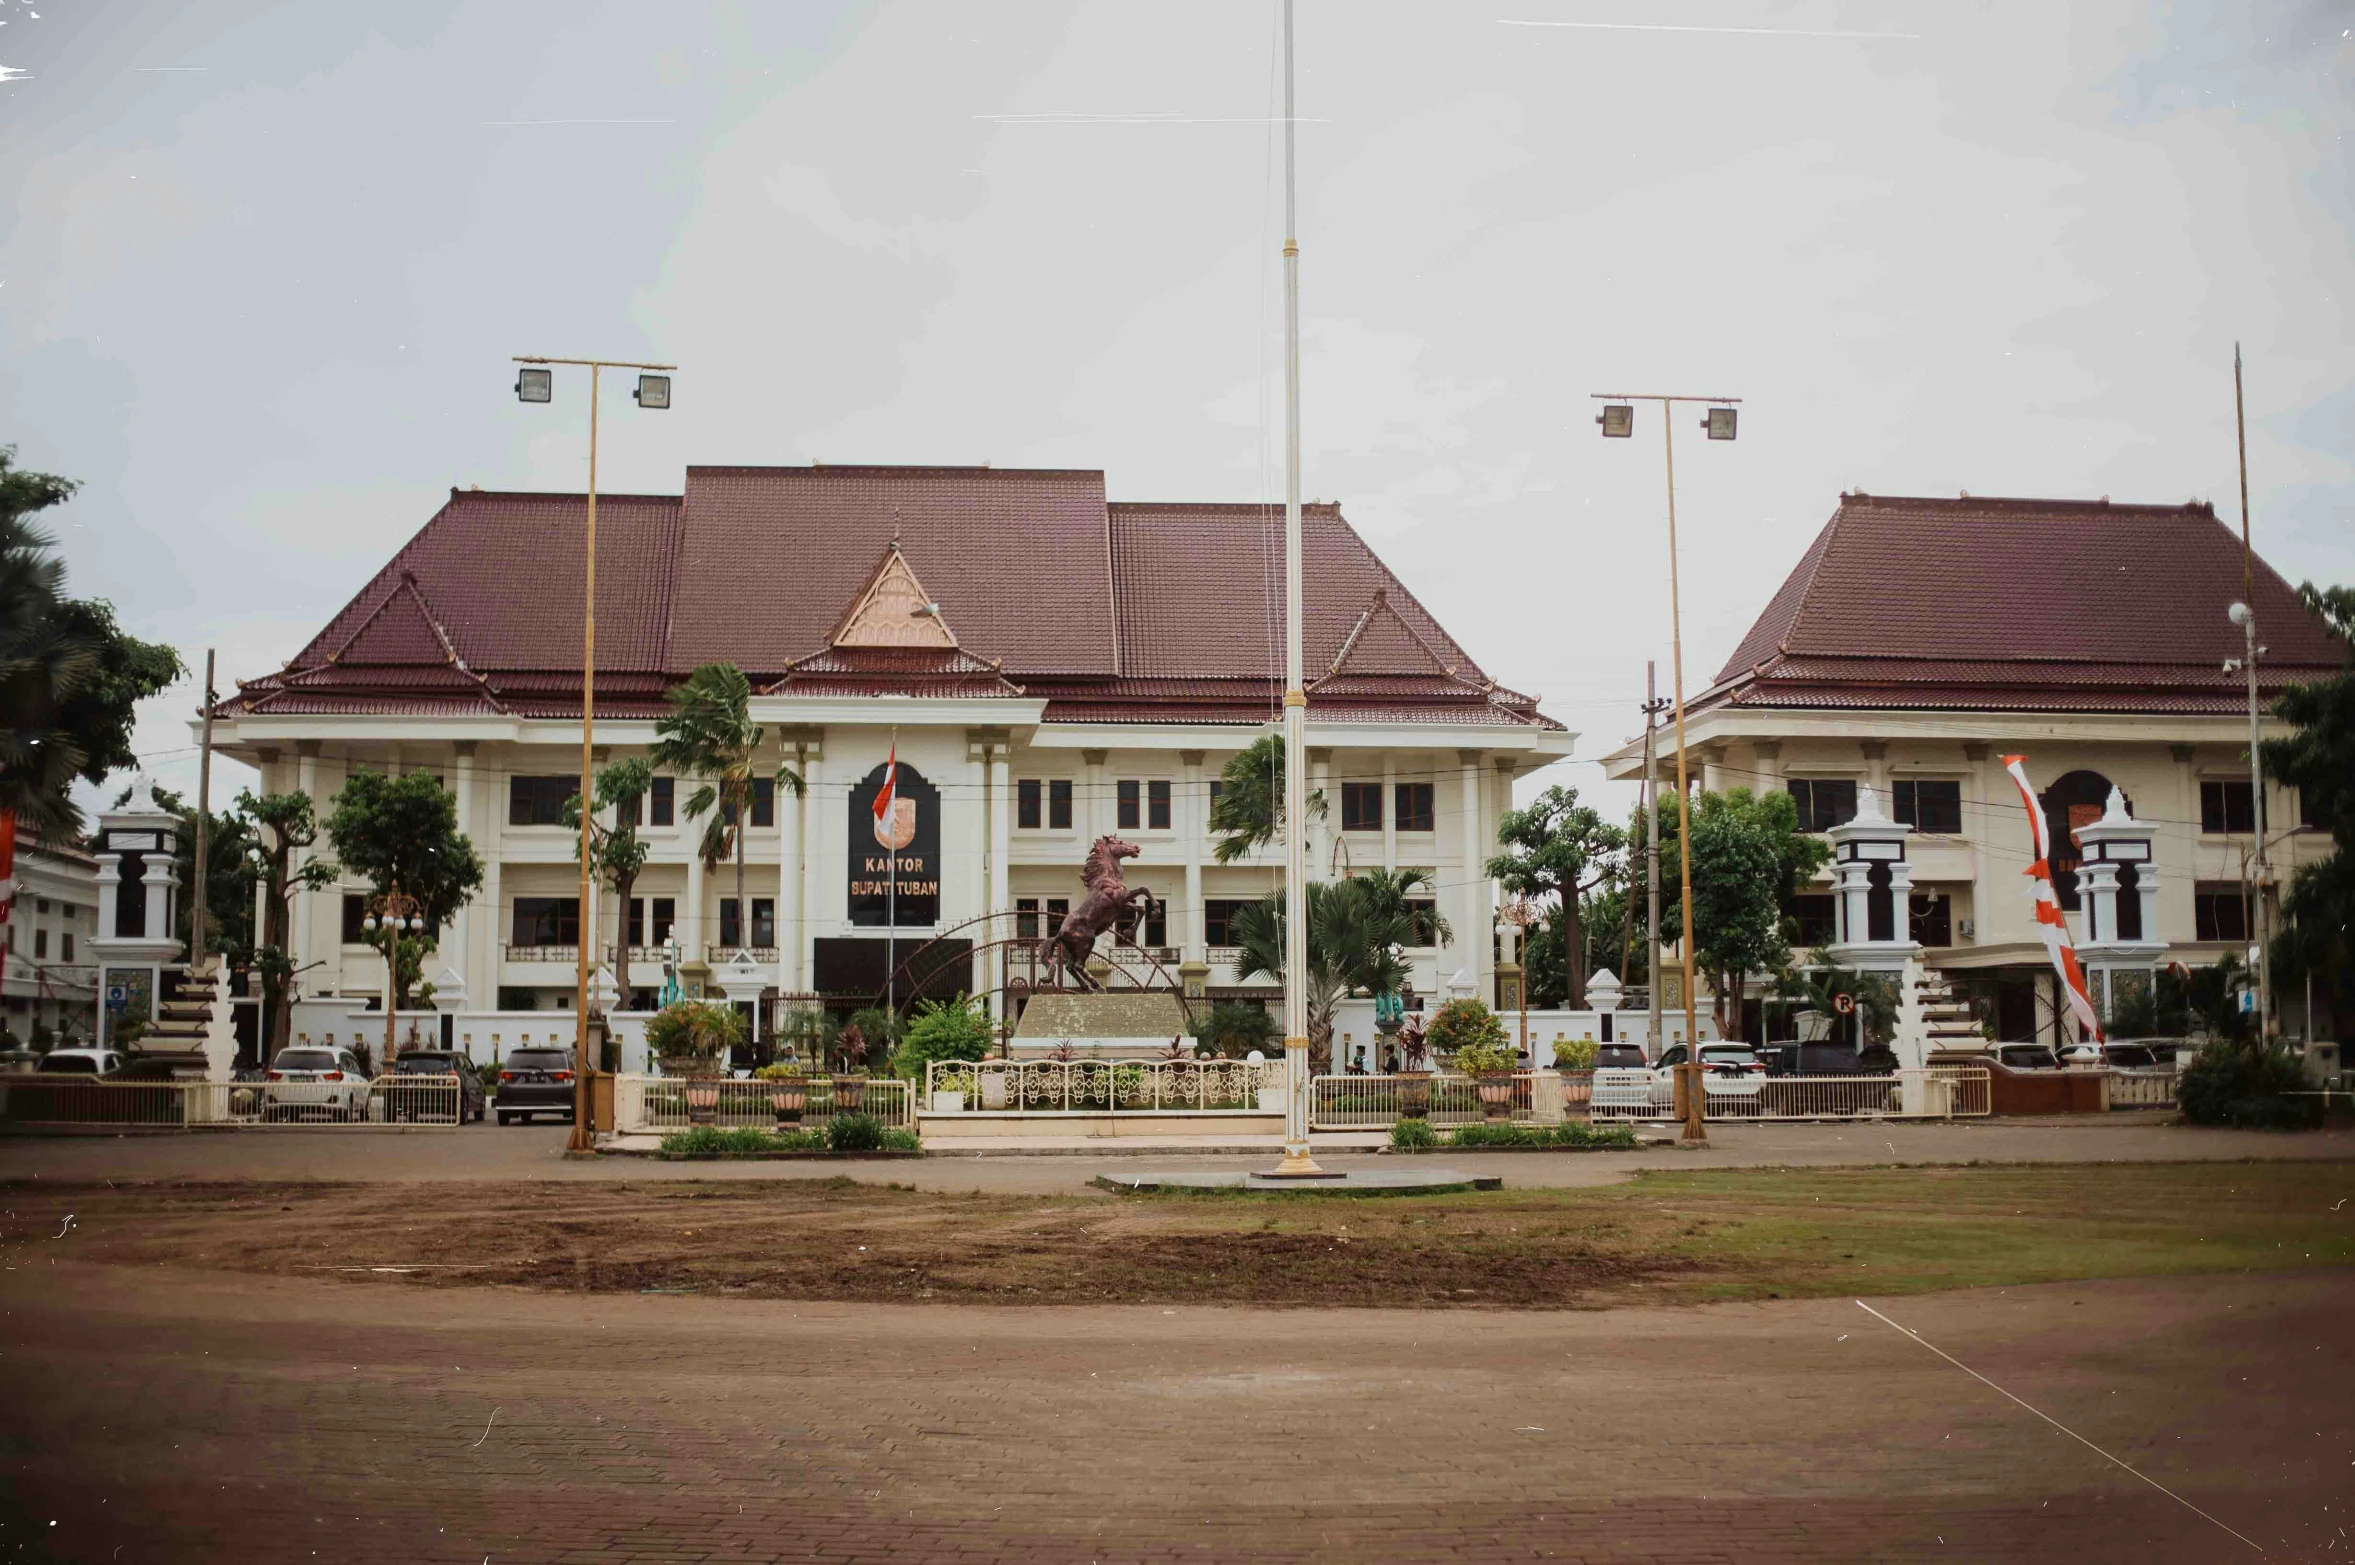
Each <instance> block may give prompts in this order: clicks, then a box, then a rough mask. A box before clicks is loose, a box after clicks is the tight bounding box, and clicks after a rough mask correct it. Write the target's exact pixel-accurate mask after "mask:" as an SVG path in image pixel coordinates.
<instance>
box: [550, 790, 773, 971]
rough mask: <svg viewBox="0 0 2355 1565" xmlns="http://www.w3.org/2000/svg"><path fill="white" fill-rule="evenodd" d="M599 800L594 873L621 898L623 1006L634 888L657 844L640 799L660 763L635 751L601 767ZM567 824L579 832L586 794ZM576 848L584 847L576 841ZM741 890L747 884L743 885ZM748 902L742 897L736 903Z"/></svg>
mask: <svg viewBox="0 0 2355 1565" xmlns="http://www.w3.org/2000/svg"><path fill="white" fill-rule="evenodd" d="M596 789H597V806H596V810H592V811H590V812H589V874H590V877H591V879H592V881H593V882H594V883H596V884H599V885H606V886H611V887H612V888H613V891H614V896H615V898H616V900H618V901H619V902H620V904H621V918H620V920H619V922H618V924H617V925H616V928H615V934H614V941H613V986H614V989H615V991H616V992H617V993H618V994H619V995H620V1000H619V1004H620V1005H621V1008H622V1009H623V1010H628V1009H629V1006H630V893H631V892H632V891H633V890H635V889H636V888H637V884H638V877H639V876H640V875H642V874H644V873H645V871H646V860H647V858H648V856H649V855H650V854H651V853H652V852H653V846H652V844H650V843H648V842H647V841H646V839H645V838H643V837H641V836H639V835H638V814H639V802H640V801H641V800H643V799H644V798H645V797H646V795H647V794H649V793H651V792H652V791H653V789H654V768H653V767H652V766H651V765H649V764H648V763H647V762H646V761H645V760H643V759H642V758H640V757H637V756H631V757H629V758H627V759H625V760H620V761H615V762H613V763H612V764H611V765H609V766H607V767H605V768H604V769H602V770H601V771H599V772H598V773H597V777H596ZM597 810H606V811H610V812H611V813H612V815H613V824H612V825H610V826H609V825H607V824H605V822H603V821H601V820H599V819H597ZM564 824H565V825H567V826H570V827H571V828H572V829H573V830H574V831H575V832H578V831H579V830H580V826H581V796H580V795H579V794H577V793H576V794H574V795H573V796H572V797H571V798H569V799H567V800H565V801H564ZM574 852H575V853H578V852H579V847H578V844H577V839H576V844H575V847H574ZM738 889H739V891H741V889H742V888H741V887H739V888H738ZM736 905H737V906H738V907H742V906H743V905H744V904H743V902H742V901H741V900H739V901H738V902H737V904H736Z"/></svg>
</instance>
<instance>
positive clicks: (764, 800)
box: [752, 777, 777, 826]
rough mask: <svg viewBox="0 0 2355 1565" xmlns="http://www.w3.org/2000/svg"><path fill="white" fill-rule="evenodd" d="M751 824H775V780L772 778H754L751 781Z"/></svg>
mask: <svg viewBox="0 0 2355 1565" xmlns="http://www.w3.org/2000/svg"><path fill="white" fill-rule="evenodd" d="M752 824H753V825H755V826H774V825H776V824H777V779H776V778H774V777H755V778H754V779H753V780H752Z"/></svg>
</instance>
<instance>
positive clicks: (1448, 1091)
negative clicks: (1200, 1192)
mask: <svg viewBox="0 0 2355 1565" xmlns="http://www.w3.org/2000/svg"><path fill="white" fill-rule="evenodd" d="M1542 1074H1548V1075H1550V1073H1542ZM1554 1079H1555V1080H1559V1079H1560V1078H1558V1077H1556V1078H1554ZM1578 1085H1583V1083H1579V1084H1578ZM1309 1090H1310V1092H1311V1093H1312V1097H1311V1099H1310V1109H1309V1126H1310V1128H1311V1129H1314V1130H1388V1129H1389V1128H1390V1127H1391V1125H1393V1124H1394V1123H1396V1122H1397V1121H1398V1120H1401V1119H1404V1118H1407V1117H1408V1110H1409V1109H1410V1108H1412V1107H1414V1106H1416V1105H1417V1104H1420V1105H1421V1106H1422V1109H1423V1112H1422V1113H1421V1114H1419V1115H1416V1116H1414V1117H1416V1118H1420V1119H1423V1120H1427V1121H1428V1122H1429V1123H1430V1124H1432V1125H1434V1126H1436V1127H1438V1128H1440V1129H1443V1130H1444V1129H1447V1128H1449V1127H1450V1126H1455V1125H1473V1124H1478V1123H1479V1122H1480V1121H1481V1119H1482V1118H1483V1117H1484V1116H1483V1114H1482V1112H1481V1108H1480V1086H1479V1083H1477V1082H1475V1081H1474V1080H1473V1079H1472V1078H1471V1077H1469V1076H1443V1075H1439V1074H1436V1073H1431V1074H1423V1075H1396V1076H1319V1077H1317V1078H1316V1079H1315V1080H1313V1081H1312V1082H1310V1083H1309ZM1542 1090H1543V1089H1542V1087H1541V1073H1538V1072H1533V1071H1522V1072H1519V1073H1518V1074H1516V1075H1515V1076H1514V1077H1513V1084H1512V1087H1511V1089H1510V1096H1509V1098H1508V1100H1507V1111H1506V1114H1507V1117H1508V1118H1510V1119H1511V1120H1513V1122H1514V1123H1516V1124H1522V1125H1527V1124H1532V1123H1535V1122H1536V1121H1538V1120H1539V1119H1541V1118H1550V1119H1552V1120H1554V1121H1556V1122H1559V1121H1560V1119H1561V1118H1562V1115H1561V1114H1560V1113H1559V1112H1554V1113H1552V1114H1550V1115H1548V1114H1541V1113H1540V1104H1539V1101H1538V1100H1539V1098H1540V1096H1541V1095H1542ZM1561 1101H1562V1100H1553V1101H1552V1102H1551V1103H1550V1104H1549V1105H1548V1106H1551V1107H1555V1108H1557V1109H1558V1107H1559V1104H1560V1102H1561Z"/></svg>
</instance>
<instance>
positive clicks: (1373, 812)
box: [1341, 783, 1382, 831]
mask: <svg viewBox="0 0 2355 1565" xmlns="http://www.w3.org/2000/svg"><path fill="white" fill-rule="evenodd" d="M1341 829H1342V830H1343V831H1380V830H1381V829H1382V785H1381V784H1380V783H1343V784H1342V785H1341Z"/></svg>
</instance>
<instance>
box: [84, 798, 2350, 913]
mask: <svg viewBox="0 0 2355 1565" xmlns="http://www.w3.org/2000/svg"><path fill="white" fill-rule="evenodd" d="M2298 825H2299V827H2300V828H2301V829H2303V830H2306V831H2325V830H2328V829H2329V825H2330V823H2329V822H2328V821H2325V820H2324V819H2323V818H2322V803H2321V801H2320V800H2318V799H2316V798H2315V797H2314V795H2313V794H2312V793H2310V792H2308V791H2307V790H2306V789H2304V788H2300V789H2299V790H2298ZM67 912H68V913H69V914H70V913H71V912H72V909H70V908H69V909H67Z"/></svg>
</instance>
